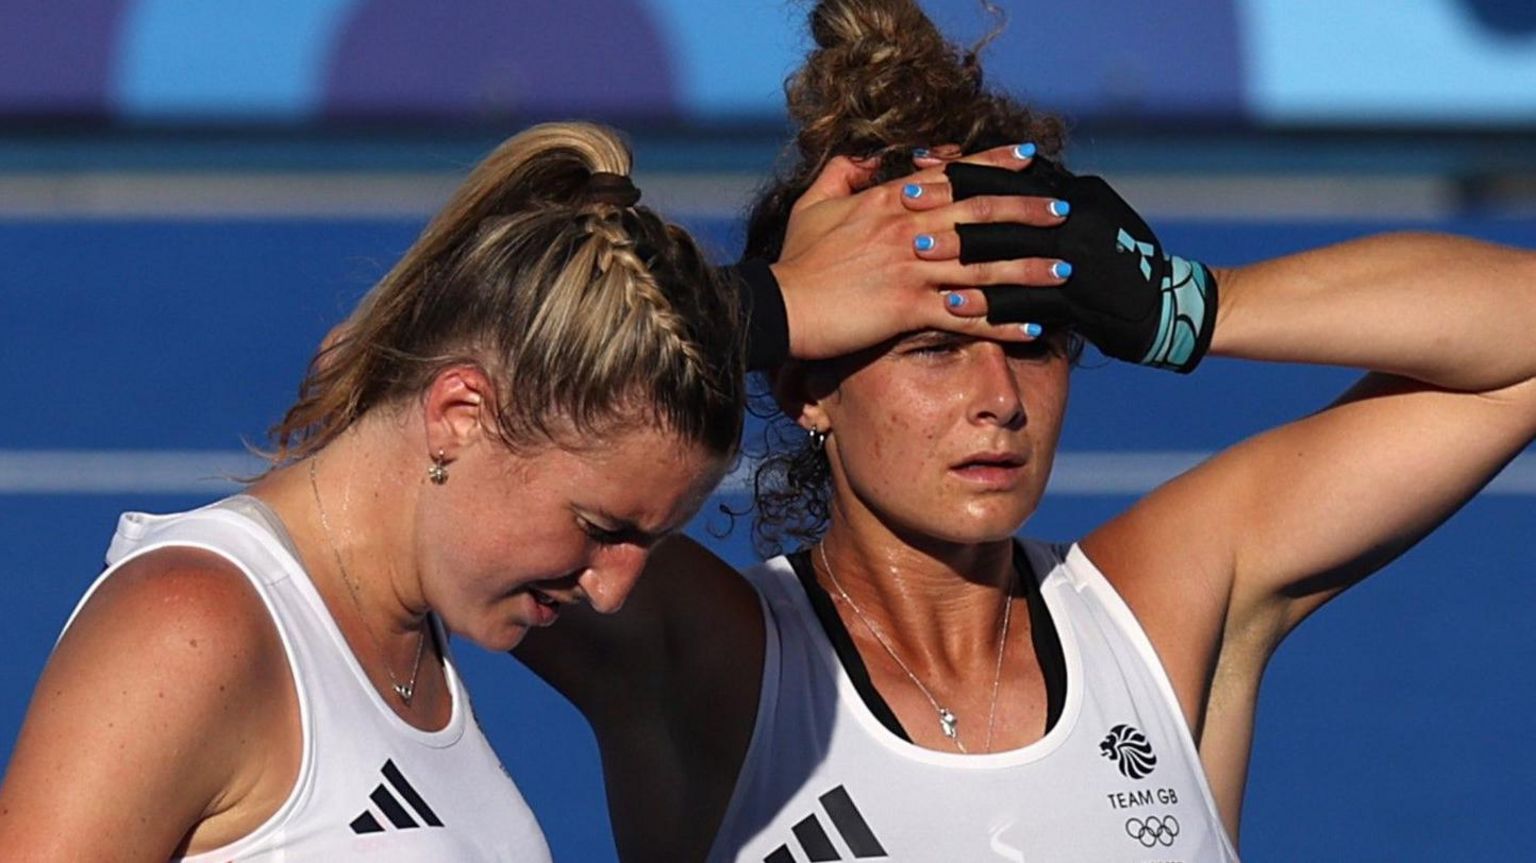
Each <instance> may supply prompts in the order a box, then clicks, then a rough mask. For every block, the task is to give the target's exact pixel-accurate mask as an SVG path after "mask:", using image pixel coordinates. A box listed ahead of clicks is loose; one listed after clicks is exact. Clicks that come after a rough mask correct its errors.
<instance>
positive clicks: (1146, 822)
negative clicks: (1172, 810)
mask: <svg viewBox="0 0 1536 863" xmlns="http://www.w3.org/2000/svg"><path fill="white" fill-rule="evenodd" d="M1125 835H1127V836H1129V837H1131V838H1132V839H1135V840H1136V841H1137V842H1140V843H1141V846H1142V847H1143V848H1151V847H1153V846H1155V845H1162V846H1163V847H1164V848H1169V847H1172V846H1173V840H1174V839H1177V838H1178V836H1179V819H1177V818H1175V817H1173V816H1172V815H1165V816H1163V817H1162V818H1159V817H1157V816H1156V815H1149V816H1148V817H1146V818H1132V819H1130V820H1128V821H1126V822H1125Z"/></svg>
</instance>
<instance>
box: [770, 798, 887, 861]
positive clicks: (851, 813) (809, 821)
mask: <svg viewBox="0 0 1536 863" xmlns="http://www.w3.org/2000/svg"><path fill="white" fill-rule="evenodd" d="M819 799H820V800H821V808H822V809H824V810H826V813H827V818H828V819H829V820H831V822H832V829H833V830H835V831H836V832H837V835H838V836H840V837H841V838H842V840H843V844H844V845H845V846H847V848H848V852H849V853H851V854H852V855H853V858H854V859H855V860H869V859H873V858H877V857H887V856H888V855H887V854H886V853H885V848H884V847H883V846H881V844H880V840H878V839H876V838H875V831H873V830H871V829H869V823H868V822H866V821H865V820H864V816H863V815H862V814H860V812H859V807H857V806H855V805H853V798H852V797H851V796H849V794H848V789H846V788H844V787H843V786H841V785H839V786H837V787H836V788H834V789H832V790H831V791H828V792H827V793H825V794H823V795H821V797H820V798H819ZM790 829H792V830H793V831H794V834H795V840H796V841H797V842H798V843H799V845H800V850H801V851H804V852H805V856H806V859H807V860H809V861H810V863H825V861H829V860H843V859H845V858H844V857H843V856H842V853H841V852H840V851H838V849H837V846H835V845H833V844H832V837H830V836H828V835H827V831H826V829H825V828H823V827H822V826H821V820H820V819H818V818H817V817H816V813H814V812H813V813H811V814H810V815H808V816H806V817H805V818H803V819H801V820H800V821H799V822H798V823H796V824H795V826H794V827H792V828H790ZM763 863H796V857H795V855H794V852H792V851H790V850H789V843H785V844H783V845H780V846H779V847H778V848H776V849H774V851H773V853H772V854H769V855H768V856H767V857H764V858H763Z"/></svg>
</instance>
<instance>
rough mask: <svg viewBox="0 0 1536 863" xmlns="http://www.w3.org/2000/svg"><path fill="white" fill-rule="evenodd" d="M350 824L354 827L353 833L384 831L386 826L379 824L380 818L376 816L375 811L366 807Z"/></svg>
mask: <svg viewBox="0 0 1536 863" xmlns="http://www.w3.org/2000/svg"><path fill="white" fill-rule="evenodd" d="M350 826H351V827H352V832H353V833H383V832H384V828H383V826H381V825H380V824H379V822H378V819H376V818H374V817H373V813H372V812H369V811H368V810H366V809H365V810H363V814H361V815H359V816H357V817H356V818H353V819H352V824H351V825H350Z"/></svg>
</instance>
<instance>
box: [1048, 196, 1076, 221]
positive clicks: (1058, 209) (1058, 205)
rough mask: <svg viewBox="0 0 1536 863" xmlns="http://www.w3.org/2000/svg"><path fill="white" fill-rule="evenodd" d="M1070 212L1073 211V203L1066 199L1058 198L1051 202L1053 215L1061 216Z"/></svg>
mask: <svg viewBox="0 0 1536 863" xmlns="http://www.w3.org/2000/svg"><path fill="white" fill-rule="evenodd" d="M1070 212H1072V205H1071V204H1069V203H1067V202H1066V201H1062V200H1059V199H1058V200H1055V201H1052V202H1051V215H1053V216H1056V217H1057V218H1060V217H1062V216H1065V215H1066V214H1068V213H1070Z"/></svg>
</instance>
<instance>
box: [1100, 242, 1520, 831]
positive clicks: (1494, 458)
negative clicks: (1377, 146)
mask: <svg viewBox="0 0 1536 863" xmlns="http://www.w3.org/2000/svg"><path fill="white" fill-rule="evenodd" d="M1218 275H1219V278H1220V281H1221V290H1222V304H1221V308H1220V310H1219V315H1220V317H1219V318H1218V322H1217V325H1216V330H1215V336H1214V339H1213V342H1212V351H1213V352H1215V353H1220V354H1224V355H1227V356H1233V357H1243V358H1249V359H1261V360H1283V361H1291V362H1304V363H1328V364H1339V365H1353V366H1357V367H1360V368H1364V369H1368V370H1371V371H1372V373H1371V374H1368V375H1367V376H1366V377H1365V378H1364V379H1362V380H1361V381H1360V382H1359V383H1358V384H1357V385H1356V386H1354V387H1353V388H1351V389H1350V390H1349V392H1347V393H1345V394H1344V395H1343V396H1342V397H1341V398H1340V399H1339V400H1338V401H1336V402H1335V403H1334V404H1332V405H1330V406H1328V407H1327V408H1325V409H1324V410H1321V411H1319V412H1318V413H1316V414H1314V415H1312V416H1309V417H1306V418H1303V419H1301V420H1298V421H1296V422H1293V423H1291V424H1289V425H1286V426H1283V427H1280V428H1278V429H1275V430H1272V431H1270V432H1267V433H1265V434H1262V435H1259V436H1257V437H1255V438H1253V439H1250V440H1248V441H1245V442H1243V443H1241V444H1239V445H1237V446H1235V447H1233V448H1231V449H1230V450H1227V451H1226V452H1223V453H1221V454H1220V455H1218V456H1216V457H1215V458H1213V459H1211V460H1210V461H1209V462H1207V463H1206V464H1203V465H1201V466H1200V467H1198V468H1196V469H1195V470H1192V471H1190V472H1189V473H1187V474H1185V475H1184V476H1181V477H1179V478H1177V479H1175V480H1173V481H1172V482H1170V483H1168V484H1167V485H1165V486H1164V487H1162V488H1160V489H1158V490H1156V491H1155V492H1153V493H1152V494H1150V495H1148V496H1147V497H1146V498H1145V499H1143V500H1142V501H1140V502H1138V503H1137V504H1136V505H1135V506H1133V507H1132V508H1131V509H1130V510H1129V511H1128V512H1126V513H1125V514H1124V515H1122V516H1120V517H1118V518H1116V519H1114V520H1113V521H1111V522H1109V523H1108V524H1106V525H1104V526H1103V527H1101V528H1100V529H1098V530H1096V531H1094V532H1093V534H1091V535H1090V536H1089V537H1088V538H1086V539H1085V540H1084V549H1085V551H1086V552H1087V553H1088V555H1089V556H1090V558H1092V559H1093V560H1094V562H1095V563H1096V564H1098V565H1099V566H1100V567H1101V568H1102V569H1103V571H1104V572H1105V573H1106V575H1108V576H1109V577H1110V578H1111V579H1112V580H1113V581H1114V582H1115V585H1116V587H1117V588H1118V589H1119V590H1120V591H1121V592H1122V594H1123V595H1124V596H1125V597H1126V599H1127V601H1128V602H1130V604H1131V606H1132V607H1133V608H1134V609H1135V610H1136V612H1137V615H1138V617H1139V618H1140V620H1141V622H1142V625H1143V626H1144V628H1145V629H1146V630H1147V633H1148V635H1149V636H1150V637H1151V638H1152V641H1153V643H1154V644H1155V645H1156V646H1157V648H1158V652H1159V654H1160V655H1161V657H1162V660H1163V663H1164V665H1165V667H1166V668H1167V669H1168V671H1169V674H1170V676H1171V677H1172V678H1173V681H1174V685H1175V688H1176V689H1177V690H1178V692H1179V696H1180V700H1181V703H1182V705H1183V708H1184V711H1185V714H1186V718H1187V719H1188V721H1189V722H1190V727H1191V729H1192V730H1193V731H1194V733H1195V734H1196V737H1197V740H1199V741H1200V744H1201V752H1202V758H1203V760H1204V761H1205V763H1206V768H1207V771H1208V772H1209V773H1210V774H1211V778H1212V782H1213V786H1214V789H1215V791H1216V793H1217V797H1218V799H1219V800H1220V802H1221V804H1222V810H1223V813H1224V815H1225V817H1226V819H1227V823H1228V827H1229V829H1231V830H1232V831H1233V833H1234V835H1235V833H1236V827H1237V816H1238V811H1239V808H1240V804H1241V798H1242V789H1243V785H1244V783H1245V777H1246V765H1247V756H1248V751H1249V747H1250V742H1251V734H1252V709H1253V705H1254V703H1255V701H1256V699H1257V691H1258V684H1259V679H1260V677H1261V675H1262V672H1263V669H1264V666H1265V664H1266V663H1267V662H1268V659H1269V656H1270V655H1271V653H1272V652H1273V650H1274V648H1275V647H1276V646H1277V645H1278V644H1279V642H1280V641H1281V639H1283V638H1284V637H1285V636H1286V634H1288V633H1289V632H1290V631H1291V630H1292V629H1294V628H1295V627H1296V626H1297V625H1298V624H1299V623H1300V622H1301V621H1302V620H1303V619H1304V618H1305V617H1306V616H1307V615H1308V614H1310V613H1311V612H1312V611H1314V610H1316V609H1317V608H1318V607H1319V606H1321V605H1322V604H1323V603H1325V602H1326V601H1327V600H1329V599H1331V598H1332V597H1334V596H1337V595H1338V594H1339V593H1340V592H1341V591H1343V590H1344V589H1346V588H1347V587H1348V586H1350V585H1351V584H1354V583H1356V582H1358V581H1359V580H1360V579H1362V578H1364V577H1365V576H1367V575H1369V574H1370V573H1372V572H1374V571H1376V570H1377V569H1379V568H1380V567H1382V566H1384V565H1386V564H1387V563H1388V562H1389V561H1391V560H1392V559H1394V558H1395V557H1396V556H1398V555H1399V554H1401V553H1403V552H1404V551H1406V550H1407V549H1408V548H1410V547H1411V546H1412V545H1413V544H1414V543H1415V542H1417V541H1418V540H1419V539H1421V538H1422V537H1423V536H1425V535H1426V534H1427V533H1429V532H1430V531H1432V530H1433V529H1434V528H1435V527H1436V526H1438V525H1439V524H1440V523H1441V522H1443V521H1444V520H1445V519H1446V518H1448V517H1449V516H1450V515H1451V514H1452V513H1454V512H1455V511H1456V509H1457V508H1459V507H1460V506H1461V505H1462V504H1463V503H1465V502H1466V501H1467V500H1468V499H1469V498H1470V497H1471V496H1473V495H1474V494H1476V493H1477V491H1478V489H1480V488H1481V487H1482V486H1483V485H1484V484H1485V483H1486V482H1487V481H1488V480H1489V479H1490V478H1492V477H1493V476H1494V475H1495V474H1496V473H1497V472H1498V471H1499V469H1500V468H1501V467H1503V466H1504V465H1505V464H1506V463H1507V462H1508V461H1509V460H1510V459H1512V458H1513V457H1514V456H1515V455H1517V454H1518V453H1519V452H1520V450H1521V449H1522V448H1524V447H1525V446H1527V445H1528V444H1529V443H1530V441H1531V440H1532V437H1533V436H1536V339H1532V338H1531V337H1530V336H1529V335H1528V334H1529V333H1532V332H1536V255H1532V254H1531V253H1529V252H1523V251H1518V250H1514V249H1508V248H1501V247H1497V246H1492V245H1489V244H1485V243H1480V242H1476V241H1472V240H1464V239H1459V238H1454V237H1443V236H1428V235H1412V234H1404V235H1392V236H1385V237H1376V238H1371V239H1366V240H1360V241H1356V242H1351V243H1345V244H1342V245H1339V246H1334V247H1331V248H1326V249H1321V250H1318V251H1314V252H1308V253H1305V254H1301V255H1295V256H1290V257H1286V258H1281V259H1278V260H1275V261H1271V262H1267V263H1263V264H1258V265H1255V266H1252V267H1244V268H1238V269H1233V270H1225V271H1218ZM1213 718H1216V719H1219V720H1220V722H1219V723H1211V722H1210V720H1212V719H1213Z"/></svg>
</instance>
